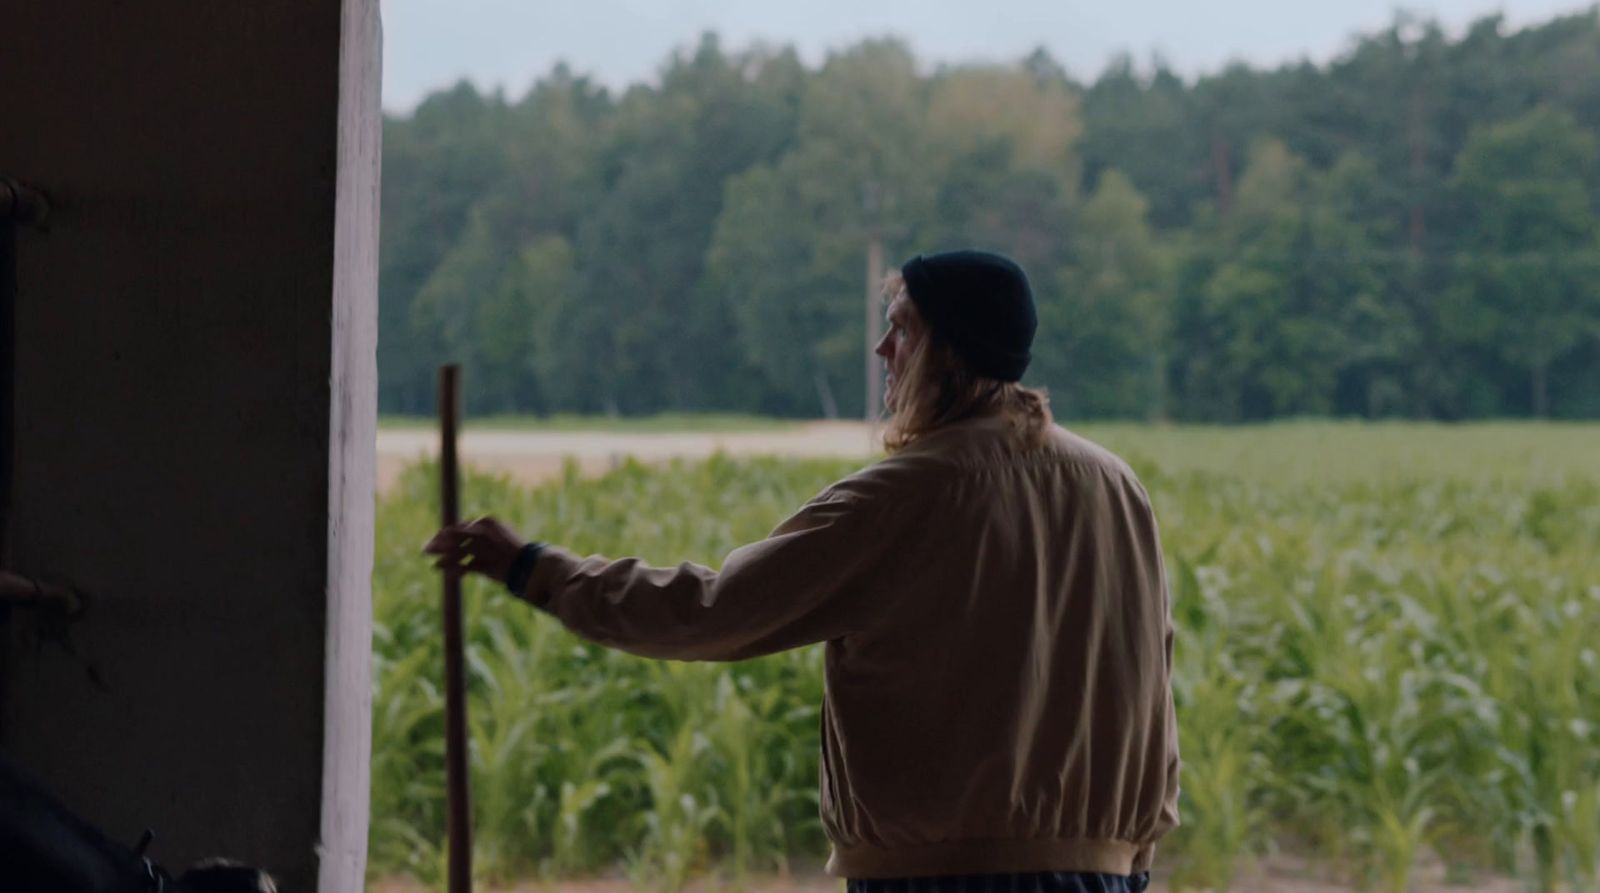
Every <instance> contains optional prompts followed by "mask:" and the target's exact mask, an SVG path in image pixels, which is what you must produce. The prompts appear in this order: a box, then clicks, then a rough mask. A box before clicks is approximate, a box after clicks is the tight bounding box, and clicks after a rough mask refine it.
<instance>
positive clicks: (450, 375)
mask: <svg viewBox="0 0 1600 893" xmlns="http://www.w3.org/2000/svg"><path fill="white" fill-rule="evenodd" d="M460 406H461V367H460V366H458V365H455V364H451V365H448V366H441V367H439V435H440V439H439V483H440V492H439V496H440V498H439V509H440V519H439V520H440V521H441V522H442V525H443V526H446V527H448V526H450V525H452V524H456V523H458V522H459V521H460V519H461V494H460V475H459V473H458V472H457V468H456V424H457V422H458V420H459V419H460V415H461V414H460ZM444 763H445V790H446V813H445V816H446V824H445V831H446V834H447V835H448V837H449V844H450V850H449V857H450V861H449V885H448V887H447V889H448V890H449V893H471V890H472V801H471V798H470V796H469V794H470V791H469V785H470V779H469V778H468V776H467V682H466V667H465V660H464V658H463V650H462V633H461V571H460V570H458V569H455V568H445V571H444Z"/></svg>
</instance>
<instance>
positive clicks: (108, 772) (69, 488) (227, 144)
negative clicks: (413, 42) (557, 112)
mask: <svg viewBox="0 0 1600 893" xmlns="http://www.w3.org/2000/svg"><path fill="white" fill-rule="evenodd" d="M341 7H342V8H341ZM4 18H5V29H4V30H5V38H4V50H3V51H0V110H3V123H0V175H8V176H13V177H17V178H19V179H22V180H24V181H26V182H29V183H31V184H33V185H35V186H38V187H39V188H41V189H43V190H44V191H46V192H47V193H48V194H49V196H50V197H51V200H52V204H53V213H52V217H51V221H50V228H49V230H48V232H44V233H39V232H31V231H25V232H23V233H22V234H21V235H20V238H19V244H18V267H19V270H18V295H19V296H18V306H17V311H16V313H17V315H16V323H17V324H16V330H17V339H18V344H17V347H16V370H17V371H16V389H17V393H16V467H15V505H14V510H13V517H12V524H11V531H10V537H9V541H10V546H11V548H10V551H11V555H10V559H11V565H12V566H13V568H14V569H16V570H18V571H21V572H23V573H34V574H38V573H61V574H65V575H67V576H69V577H70V578H72V579H73V580H74V581H75V582H76V583H78V584H79V585H80V586H82V587H83V588H85V589H87V590H89V591H90V592H92V593H93V594H94V595H95V596H96V603H95V606H94V608H93V610H92V612H91V613H90V614H89V615H88V616H87V617H86V618H85V619H84V621H83V622H82V623H81V624H80V626H79V627H77V628H76V629H75V631H74V636H75V639H76V645H77V647H78V649H79V651H80V652H82V654H83V655H84V656H85V657H86V658H87V659H88V660H89V661H91V662H92V663H94V664H95V665H96V666H97V667H98V669H99V672H100V674H101V675H102V676H103V678H104V679H105V681H106V683H107V685H108V686H109V689H110V690H109V691H108V692H102V691H98V690H96V689H95V688H94V687H92V686H91V685H90V684H89V682H88V680H87V679H86V677H85V675H84V674H83V672H82V671H81V670H80V669H78V668H77V666H76V665H75V664H74V663H72V662H71V661H70V660H68V659H66V658H65V656H64V655H63V654H62V653H61V652H60V651H59V650H58V649H55V648H53V647H51V646H49V645H44V646H43V647H42V648H40V649H39V650H38V651H37V652H35V651H34V650H33V649H32V648H31V647H17V646H16V644H15V643H16V642H18V641H24V640H25V639H26V638H27V635H28V633H29V632H30V631H29V630H28V629H26V618H17V619H15V620H14V621H13V623H12V630H11V633H12V639H13V647H11V648H10V649H9V651H8V658H7V663H6V666H5V668H4V678H3V686H4V688H3V697H4V701H3V712H0V746H3V747H4V748H5V749H6V750H7V751H8V752H10V753H11V754H12V755H13V756H14V757H15V758H16V759H17V760H18V761H19V762H21V763H22V764H24V765H26V766H28V767H30V768H32V769H33V770H34V771H35V772H36V773H37V774H39V775H41V776H42V777H43V778H44V779H45V780H46V781H47V783H49V784H50V785H51V786H52V787H53V788H54V789H55V790H57V791H58V792H59V793H60V794H61V795H62V796H63V797H64V799H66V801H67V802H68V803H69V805H71V806H72V807H73V808H74V809H76V810H78V811H79V812H81V813H83V814H84V815H85V816H87V817H88V818H89V819H91V820H92V821H94V822H95V823H97V824H99V825H100V826H102V827H104V828H105V829H106V830H107V831H109V832H110V833H111V834H113V835H114V836H116V837H119V838H121V839H123V840H126V841H129V842H130V843H131V842H132V841H133V840H134V839H135V838H136V837H137V836H138V834H139V832H140V830H141V829H142V828H144V827H146V826H150V827H152V828H154V829H155V830H156V832H157V835H158V837H157V843H156V846H155V849H154V855H156V856H157V858H159V859H160V860H161V861H163V862H165V863H167V864H168V865H169V867H174V868H178V867H182V866H183V865H184V864H186V863H187V862H188V861H190V860H192V859H194V858H197V857H200V856H204V855H213V854H227V855H230V856H235V857H237V858H241V859H244V860H247V861H251V862H257V863H260V864H262V865H264V866H265V867H268V868H269V869H271V870H273V871H274V872H275V873H276V874H278V875H279V877H280V880H281V881H283V882H284V889H286V890H298V891H304V890H310V889H313V887H314V885H316V883H317V878H318V873H319V861H318V852H317V851H318V850H319V849H321V850H323V851H325V852H326V853H327V855H328V857H329V858H328V860H327V862H326V863H325V864H324V865H323V867H322V869H321V871H322V881H323V883H324V885H326V886H325V887H324V889H329V890H332V889H355V888H356V887H355V886H354V885H355V884H358V883H359V877H360V870H361V861H362V858H363V854H364V848H365V839H364V838H365V828H366V802H365V798H366V779H365V759H366V750H367V732H366V730H367V723H368V712H367V708H366V704H367V697H368V692H367V685H366V672H367V671H366V667H367V637H368V632H367V629H368V622H369V621H368V616H369V611H368V590H367V587H368V576H369V573H368V572H369V568H370V562H371V536H372V533H371V490H372V465H373V461H372V432H371V429H372V423H373V415H374V403H373V394H374V391H375V378H376V373H375V369H374V366H373V360H372V354H373V348H374V341H375V312H376V294H375V282H376V275H375V274H376V237H377V234H376V222H377V214H376V210H377V154H378V148H377V144H378V133H379V130H378V123H379V119H378V95H377V91H378V74H377V58H378V41H379V35H378V22H377V19H378V4H377V0H344V2H343V3H342V4H341V3H330V2H316V0H265V2H255V3H215V2H209V0H188V2H177V3H160V4H148V3H125V4H113V3H103V2H99V3H95V2H57V3H12V4H7V6H6V12H5V16H4ZM325 795H326V796H325ZM356 838H360V839H359V840H357V839H356Z"/></svg>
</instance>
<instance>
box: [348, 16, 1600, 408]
mask: <svg viewBox="0 0 1600 893" xmlns="http://www.w3.org/2000/svg"><path fill="white" fill-rule="evenodd" d="M1597 134H1600V8H1597V9H1591V10H1589V11H1586V12H1581V13H1577V14H1573V15H1569V16H1564V17H1560V18H1555V19H1552V20H1550V21H1548V22H1545V23H1543V24H1539V25H1535V26H1529V27H1526V28H1522V29H1520V30H1512V29H1510V28H1508V27H1507V26H1506V25H1505V23H1504V21H1503V20H1502V19H1500V18H1499V17H1489V18H1484V19H1481V20H1479V21H1477V22H1475V23H1474V24H1472V25H1471V26H1470V27H1469V28H1468V29H1466V31H1465V32H1463V33H1461V34H1460V35H1459V36H1451V35H1448V34H1446V33H1445V31H1444V30H1443V29H1442V28H1441V27H1440V26H1439V25H1437V24H1436V23H1434V22H1431V21H1423V20H1415V19H1410V18H1406V17H1397V18H1396V20H1395V21H1394V23H1393V24H1392V25H1391V26H1390V27H1389V28H1388V29H1386V30H1384V31H1381V32H1377V33H1372V34H1367V35H1363V36H1360V37H1358V38H1355V39H1353V40H1352V42H1351V44H1350V46H1349V48H1348V50H1347V51H1346V52H1345V53H1343V54H1342V55H1341V56H1339V57H1338V58H1336V59H1334V60H1333V61H1331V62H1329V63H1327V64H1323V65H1316V64H1311V63H1301V64H1293V65H1286V66H1281V67H1278V68H1274V69H1259V68H1254V67H1250V66H1247V65H1243V64H1238V65H1234V66H1231V67H1228V68H1227V69H1225V70H1223V71H1221V72H1218V73H1215V74H1210V75H1205V76H1201V77H1198V78H1195V79H1192V80H1185V79H1184V78H1182V77H1180V76H1178V75H1177V74H1175V73H1174V72H1172V71H1171V70H1170V69H1169V68H1168V67H1167V66H1166V65H1164V64H1163V63H1162V62H1161V61H1160V60H1154V61H1152V62H1150V63H1148V64H1144V65H1139V64H1136V63H1135V62H1134V61H1133V60H1131V59H1129V58H1126V57H1124V58H1121V59H1119V60H1117V61H1115V62H1114V63H1113V64H1111V65H1110V66H1109V67H1108V68H1107V69H1106V70H1105V71H1103V72H1101V73H1100V75H1099V76H1098V77H1097V78H1095V79H1094V80H1093V82H1087V83H1086V82H1080V81H1078V80H1075V79H1074V78H1073V77H1072V76H1071V75H1070V74H1069V73H1068V72H1067V71H1066V69H1065V68H1064V67H1063V66H1062V65H1061V64H1060V63H1059V62H1058V61H1057V60H1055V59H1052V58H1051V57H1050V56H1049V55H1047V54H1046V53H1044V52H1043V51H1038V52H1035V53H1033V54H1032V55H1030V56H1028V57H1027V58H1025V59H1022V60H1019V61H1018V62H1016V63H1015V64H1010V65H992V66H962V67H941V68H938V69H936V70H932V71H928V70H926V69H924V68H923V66H920V65H919V64H918V62H917V60H916V58H915V57H914V55H913V53H912V52H911V51H910V50H909V48H908V47H907V46H906V45H905V44H903V43H902V42H899V41H897V40H894V39H882V40H870V41H864V42H862V43H859V44H856V45H854V46H852V47H849V48H847V49H843V50H840V51H837V52H834V53H832V54H831V55H829V56H828V57H827V59H826V60H825V61H823V62H822V63H821V64H820V66H817V67H814V68H808V67H807V66H806V65H804V64H802V62H801V61H800V60H799V58H798V56H797V55H796V53H795V51H794V50H793V49H792V48H789V47H772V46H765V45H756V46H751V47H747V48H744V49H738V50H730V49H728V48H726V47H724V46H723V45H722V43H721V42H720V41H719V40H718V38H717V37H716V35H715V34H706V35H704V36H703V37H702V38H701V39H700V41H699V42H698V44H697V45H696V46H694V47H692V48H688V49H685V50H682V51H679V52H678V53H676V54H674V55H673V56H671V58H669V59H668V60H667V61H666V62H665V63H664V64H663V66H662V67H661V69H660V76H659V79H658V81H657V82H655V83H652V84H649V85H636V86H633V87H630V88H628V89H627V90H626V91H625V92H622V93H620V94H618V93H614V92H613V91H610V90H608V89H606V88H604V87H602V86H600V85H598V84H597V83H595V82H594V81H592V80H591V79H589V78H587V77H584V76H581V75H578V74H575V73H574V72H572V71H571V70H569V69H568V68H566V67H565V66H557V67H556V68H555V69H554V70H553V71H551V72H550V73H549V74H548V75H546V76H544V77H542V78H540V79H539V80H538V81H537V82H536V83H535V84H534V85H533V86H532V88H531V89H529V90H528V92H527V93H526V94H525V95H523V96H522V97H521V98H519V99H508V98H507V97H506V96H505V95H504V93H503V92H495V93H488V94H485V93H483V92H480V91H478V90H476V89H475V88H474V87H472V86H471V85H470V84H467V83H461V84H458V85H456V86H455V87H453V88H451V89H448V90H443V91H440V92H437V93H434V94H433V95H431V96H429V97H428V98H427V99H425V100H424V101H423V102H422V103H421V104H420V105H418V106H417V108H416V109H415V110H414V111H413V112H412V113H410V114H409V115H405V116H388V117H386V119H385V122H384V159H383V166H384V177H383V196H382V205H383V217H382V242H381V245H382V249H381V257H380V340H379V372H380V407H381V409H382V410H383V411H385V412H391V413H424V412H429V411H431V408H432V403H433V387H434V386H433V371H432V370H433V369H434V367H435V366H436V365H437V364H438V363H440V362H445V361H449V360H454V361H460V362H462V363H463V364H464V365H465V366H466V376H467V381H468V382H469V387H468V392H469V396H468V398H467V400H468V406H467V408H468V411H470V412H474V413H498V412H525V413H547V412H555V411H564V412H584V413H611V414H643V413H651V412H658V411H681V410H690V411H703V410H719V411H740V412H754V413H763V414H774V415H783V416H812V417H814V416H822V415H835V414H837V415H842V416H859V415H861V414H862V412H863V410H864V404H865V400H866V398H865V397H864V396H863V392H864V390H865V379H864V376H865V375H866V371H865V364H864V362H863V350H864V342H865V340H866V325H867V321H866V310H865V304H866V282H867V279H868V255H869V252H870V249H871V248H872V246H874V245H876V246H877V247H879V248H880V249H881V250H882V251H883V252H884V256H885V257H886V258H887V259H888V261H889V262H890V264H891V265H892V264H893V263H894V262H896V261H899V260H903V259H904V258H905V257H907V256H909V255H911V254H913V253H916V252H922V251H931V250H940V249H944V248H952V247H965V246H976V247H983V248H989V249H992V250H997V251H1001V252H1003V253H1005V254H1008V255H1010V256H1012V257H1015V258H1016V259H1017V260H1018V261H1019V262H1021V263H1022V264H1023V266H1024V267H1025V268H1026V269H1027V270H1028V272H1029V275H1030V278H1031V279H1032V282H1033V285H1034V291H1035V295H1036V297H1037V300H1038V304H1039V315H1040V326H1039V333H1038V338H1037V341H1036V345H1035V351H1034V353H1035V360H1034V364H1033V366H1032V367H1031V369H1030V371H1029V375H1028V378H1027V381H1028V383H1030V384H1035V385H1042V386H1045V387H1048V388H1049V389H1050V392H1051V394H1052V402H1053V405H1054V406H1055V408H1056V410H1057V412H1058V414H1059V415H1061V416H1064V417H1068V418H1133V419H1172V420H1183V421H1208V422H1239V421H1252V420H1261V419H1269V418H1277V417H1285V416H1301V415H1318V416H1324V415H1338V416H1354V417H1365V418H1385V417H1408V418H1434V419H1464V418H1480V417H1489V416H1538V417H1544V416H1551V417H1565V418H1595V417H1600V136H1597Z"/></svg>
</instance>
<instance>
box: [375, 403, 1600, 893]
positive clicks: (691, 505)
mask: <svg viewBox="0 0 1600 893" xmlns="http://www.w3.org/2000/svg"><path fill="white" fill-rule="evenodd" d="M1085 433H1087V434H1088V435H1089V436H1091V437H1093V438H1095V439H1096V440H1099V441H1100V442H1102V443H1104V444H1106V445H1107V446H1109V447H1111V448H1112V449H1114V450H1116V451H1118V452H1119V453H1120V454H1122V455H1123V456H1124V457H1126V458H1128V459H1129V460H1130V461H1131V462H1132V463H1133V465H1134V467H1135V468H1136V470H1137V471H1138V472H1139V474H1140V477H1141V478H1142V479H1143V481H1144V482H1145V484H1146V486H1147V487H1148V489H1149V490H1150V492H1151V495H1152V498H1153V500H1154V503H1155V506H1156V509H1157V512H1158V514H1159V516H1160V519H1161V523H1162V535H1163V539H1164V546H1165V548H1166V557H1167V562H1168V566H1169V569H1170V580H1171V584H1172V588H1173V592H1172V595H1173V615H1174V620H1175V623H1176V626H1177V629H1178V635H1177V645H1176V656H1175V680H1174V690H1175V696H1176V699H1177V704H1178V712H1179V730H1180V732H1179V733H1180V743H1181V748H1182V752H1183V775H1182V789H1183V795H1182V817H1183V826H1182V827H1181V828H1180V829H1179V830H1178V831H1177V832H1175V833H1174V834H1173V835H1172V836H1171V837H1169V838H1168V839H1167V842H1166V843H1165V845H1164V846H1163V847H1162V848H1161V851H1160V854H1159V855H1158V858H1157V863H1158V870H1159V871H1161V872H1163V873H1170V881H1171V883H1172V884H1173V885H1174V886H1177V887H1180V888H1183V887H1187V888H1197V889H1200V888H1209V889H1215V890H1223V889H1226V888H1228V886H1229V884H1230V880H1231V879H1232V878H1233V877H1234V876H1235V875H1236V873H1237V872H1239V871H1240V870H1241V869H1242V868H1243V867H1245V866H1247V865H1248V864H1249V862H1250V860H1252V859H1255V858H1258V857H1261V856H1264V855H1267V854H1270V853H1273V852H1280V851H1283V852H1293V853H1295V854H1299V855H1304V856H1306V857H1309V858H1311V859H1313V860H1314V861H1316V862H1318V863H1320V864H1325V865H1327V866H1329V867H1330V870H1331V871H1335V872H1337V873H1338V874H1339V875H1340V876H1341V877H1344V878H1346V879H1347V880H1349V881H1350V882H1351V883H1355V884H1358V885H1361V886H1364V887H1372V888H1375V889H1380V890H1387V891H1403V890H1405V889H1407V887H1408V885H1409V884H1410V883H1411V882H1412V879H1413V874H1412V872H1413V870H1414V869H1415V868H1416V866H1417V865H1418V864H1419V862H1420V861H1421V860H1425V859H1437V860H1442V861H1443V862H1444V863H1445V864H1446V865H1447V866H1450V867H1451V868H1452V869H1459V870H1460V871H1463V872H1495V873H1505V874H1517V875H1519V876H1522V877H1527V878H1529V879H1530V882H1531V883H1532V884H1533V885H1534V886H1535V887H1536V888H1538V889H1544V890H1555V889H1570V890H1592V889H1596V887H1597V884H1600V877H1597V871H1600V657H1597V652H1600V558H1597V553H1600V428H1596V427H1593V426H1590V427H1582V426H1538V425H1505V426H1475V427H1464V428H1455V427H1446V426H1424V425H1394V426H1383V425H1379V426H1357V425H1339V424H1327V423H1316V424H1288V425H1278V426H1269V427H1265V428H1254V429H1233V430H1225V429H1152V428H1138V427H1103V428H1090V429H1085ZM853 467H855V466H854V465H852V464H851V463H840V462H834V461H785V460H776V459H772V460H734V459H729V458H726V457H713V458H711V459H709V460H707V461H703V462H693V463H681V462H680V463H677V464H673V465H670V466H658V467H646V466H643V465H638V464H632V463H629V464H625V465H623V466H622V467H620V468H618V469H616V470H615V471H613V472H611V473H609V474H607V475H606V476H604V477H602V478H598V479H582V478H581V477H580V476H579V475H578V473H577V470H576V468H575V467H570V468H569V469H568V473H567V474H566V476H565V477H564V478H563V479H561V480H558V481H554V482H551V483H549V484H546V485H543V486H540V487H538V488H536V489H527V488H520V487H517V486H514V485H512V484H511V483H509V482H508V481H506V480H503V479H493V478H486V477H481V476H475V477H470V478H469V479H468V481H467V483H466V486H465V490H464V494H465V495H464V504H465V505H466V506H467V510H468V511H469V512H472V513H475V514H476V513H492V514H495V515H496V516H498V517H500V518H502V519H504V520H506V521H507V522H508V523H510V524H511V525H512V526H513V527H515V528H517V529H518V530H519V531H520V532H522V533H524V535H528V536H532V537H536V538H539V539H544V540H548V541H552V542H556V543H560V544H562V545H564V546H567V547H569V548H572V549H574V550H575V551H578V552H580V553H590V552H598V553H601V554H608V555H613V556H621V555H640V556H643V557H644V558H646V559H647V560H650V561H653V562H660V563H672V562H676V561H678V560H682V559H692V560H696V561H701V562H704V563H710V564H715V563H716V562H717V561H719V560H720V559H721V557H722V556H723V555H724V554H726V552H728V551H729V550H730V549H732V548H733V547H735V546H737V545H739V544H741V543H743V542H746V541H749V540H752V539H755V538H758V537H761V536H763V535H765V534H766V533H767V532H768V531H769V530H770V529H771V527H772V526H773V525H774V524H776V523H777V522H778V521H779V520H781V519H782V518H783V517H785V516H786V515H787V514H788V513H789V512H790V511H792V510H793V509H794V508H796V507H797V506H799V505H800V504H801V503H802V502H803V501H804V500H805V499H806V498H807V497H809V496H810V495H812V494H813V493H815V492H816V491H817V490H819V489H821V488H822V487H823V486H825V485H826V484H828V483H829V482H831V481H832V480H835V479H837V478H838V477H840V476H842V475H843V474H845V473H848V472H849V471H850V470H852V469H853ZM435 473H436V470H435V469H434V468H433V467H432V466H429V465H418V466H416V467H413V468H412V469H411V470H410V471H409V472H408V473H407V475H406V477H405V478H404V479H403V480H402V482H401V484H400V485H399V486H397V487H396V488H395V489H394V490H393V491H392V492H391V493H389V494H387V495H386V496H385V497H384V498H383V499H382V500H381V501H380V504H379V506H378V516H377V524H378V529H377V535H378V550H377V556H376V564H375V568H374V577H373V600H374V605H373V608H374V615H375V616H374V625H375V632H374V641H373V650H374V705H373V755H372V831H371V849H370V866H371V871H372V873H373V874H374V875H385V874H392V873H406V874H411V875H413V876H415V877H417V878H419V879H421V880H423V881H425V882H430V883H437V882H438V881H439V879H440V878H442V875H443V842H444V787H443V786H444V769H443V753H442V750H443V731H442V729H443V706H444V705H443V695H442V691H441V687H440V678H441V675H442V669H441V668H442V664H443V658H442V655H441V645H440V635H439V618H438V581H437V577H436V575H435V572H433V571H432V570H431V569H430V565H429V563H428V562H427V561H426V560H425V559H424V558H423V557H422V556H421V554H420V548H421V545H422V543H423V541H424V540H425V539H426V538H427V537H428V536H429V535H430V534H431V532H432V531H433V530H434V529H435V527H436V526H437V525H436V519H437V508H436V506H437V503H436V495H435V490H436V485H435ZM466 605H467V631H468V643H467V647H468V651H467V661H468V671H469V678H470V689H471V693H470V702H471V703H470V708H469V709H470V714H469V717H470V718H469V736H470V739H471V757H470V761H471V772H472V784H473V795H474V803H473V808H474V813H475V832H474V833H475V848H476V856H475V865H476V870H477V871H478V873H479V875H480V877H481V879H482V880H483V881H484V882H486V883H505V882H508V881H513V880H516V879H521V878H538V879H544V880H552V879H556V878H563V877H573V876H581V875H587V874H593V873H596V872H602V871H608V870H612V869H614V868H616V867H619V866H620V867H622V868H624V869H625V870H626V871H627V873H628V874H629V876H631V877H632V878H634V879H635V880H636V881H637V882H638V883H639V884H640V885H641V886H649V887H653V888H659V889H665V890H669V891H670V890H674V889H676V888H677V887H679V886H681V885H682V884H683V883H684V882H685V881H686V880H687V879H689V878H691V877H695V876H699V875H702V874H706V873H709V872H717V873H718V874H720V875H721V876H724V877H728V878H732V879H734V880H735V881H739V880H742V879H743V878H745V877H746V876H749V875H752V874H766V873H770V872H773V871H786V870H797V869H801V868H805V869H814V868H815V866H816V865H817V864H818V863H819V862H820V860H821V858H823V857H824V856H825V855H826V852H827V843H826V840H825V838H824V836H823V834H822V830H821V827H820V823H819V821H818V818H817V792H816V787H817V774H818V748H819V743H818V737H817V736H818V709H819V705H820V703H821V699H822V675H821V667H822V662H821V656H822V646H813V647H810V648H806V649H801V650H798V651H793V652H788V653H785V654H780V655H774V656H771V657H766V658H762V659H759V660H753V661H747V662H743V663H737V664H685V663H673V662H655V661H647V660H643V659H639V658H634V657H629V656H626V655H623V654H620V653H615V652H610V651H607V650H605V649H603V648H600V647H598V646H593V645H590V644H587V643H585V642H583V641H581V640H579V639H577V638H576V637H574V636H572V635H570V634H569V633H567V632H566V631H565V630H563V629H562V628H561V627H560V625H559V624H558V623H556V622H555V621H554V620H553V619H551V618H549V617H547V616H544V615H542V614H540V613H538V612H536V611H534V610H532V609H530V608H527V607H526V606H524V605H521V604H519V603H516V602H514V601H513V600H511V599H510V598H509V597H508V596H506V595H505V593H504V592H503V591H502V592H497V591H495V590H494V589H493V588H492V587H491V586H489V585H485V584H480V583H471V584H469V586H468V589H467V599H466Z"/></svg>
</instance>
